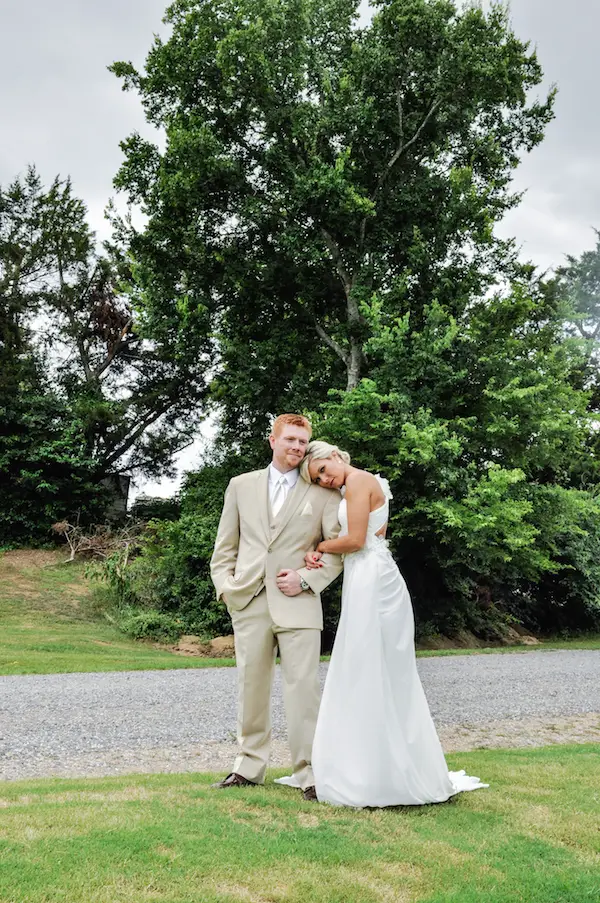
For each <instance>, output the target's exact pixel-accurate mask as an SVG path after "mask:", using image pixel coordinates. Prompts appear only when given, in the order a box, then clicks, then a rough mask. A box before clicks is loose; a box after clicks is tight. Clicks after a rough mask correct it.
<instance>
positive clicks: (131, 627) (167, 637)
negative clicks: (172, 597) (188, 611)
mask: <svg viewBox="0 0 600 903" xmlns="http://www.w3.org/2000/svg"><path fill="white" fill-rule="evenodd" d="M117 625H118V627H119V630H121V631H122V632H123V633H125V634H127V636H130V637H131V638H132V639H134V640H158V641H162V642H175V641H176V640H178V639H179V637H180V636H181V635H182V633H184V629H183V627H184V624H183V620H182V619H181V618H177V617H174V616H173V615H168V614H165V612H162V611H153V610H152V609H144V610H143V611H140V610H138V609H137V608H129V607H127V608H124V609H121V611H120V612H119V617H118V620H117Z"/></svg>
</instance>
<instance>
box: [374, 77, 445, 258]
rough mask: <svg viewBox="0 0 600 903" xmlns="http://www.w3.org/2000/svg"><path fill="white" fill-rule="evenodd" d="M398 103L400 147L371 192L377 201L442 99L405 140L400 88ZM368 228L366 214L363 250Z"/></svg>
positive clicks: (397, 94)
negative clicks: (391, 173)
mask: <svg viewBox="0 0 600 903" xmlns="http://www.w3.org/2000/svg"><path fill="white" fill-rule="evenodd" d="M396 104H397V107H398V147H397V148H396V150H395V151H394V153H393V154H392V156H391V158H390V160H389V161H388V163H387V166H386V167H385V169H384V171H383V172H382V173H381V175H380V176H379V179H378V180H377V185H376V186H375V188H374V189H373V193H372V194H371V198H370V200H371V201H372V202H374V201H375V199H376V197H377V195H378V194H379V192H380V191H381V189H382V188H383V186H384V184H385V181H386V179H387V177H388V176H389V174H390V172H391V171H392V169H393V168H394V166H395V165H396V163H397V162H398V160H399V159H400V157H401V156H402V154H403V153H404V152H405V151H407V150H408V148H409V147H412V145H413V144H415V143H416V142H417V141H418V140H419V138H420V136H421V133H422V132H423V129H424V128H425V126H426V125H427V123H428V122H429V120H430V119H431V117H432V116H433V114H434V113H435V111H436V110H437V109H438V107H439V106H440V104H441V100H439V99H438V100H434V101H433V103H432V104H431V106H430V107H429V110H428V111H427V114H426V115H425V118H424V119H423V122H422V123H421V125H420V126H419V128H418V129H417V130H416V132H415V133H414V135H413V136H412V138H409V140H408V141H404V106H403V104H402V92H401V90H400V88H398V90H397V91H396ZM366 229H367V217H366V216H365V217H363V219H362V221H361V224H360V249H361V251H362V249H363V246H364V243H365V232H366Z"/></svg>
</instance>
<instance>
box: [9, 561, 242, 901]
mask: <svg viewBox="0 0 600 903" xmlns="http://www.w3.org/2000/svg"><path fill="white" fill-rule="evenodd" d="M65 557H66V555H65V554H64V553H63V554H62V555H61V554H59V553H54V552H44V551H38V552H35V551H24V552H9V553H5V554H4V555H1V556H0V629H1V632H0V675H5V674H61V673H67V672H75V671H140V670H144V669H153V668H160V669H164V668H206V667H214V666H219V667H222V666H223V665H228V664H234V662H233V661H232V660H230V659H221V658H190V657H184V656H180V655H175V654H174V653H172V652H169V651H167V650H162V649H159V648H156V647H155V646H153V645H151V644H149V643H143V642H140V641H136V640H129V639H127V637H125V636H124V635H123V634H122V633H120V632H119V631H118V630H117V629H116V628H115V627H113V626H112V625H111V624H110V623H109V621H107V620H106V618H105V617H104V616H102V615H101V614H100V613H98V611H97V610H96V609H95V608H94V601H93V597H92V593H91V588H90V583H89V581H87V580H86V579H85V575H84V566H83V565H82V564H81V563H79V562H72V563H69V564H65V563H64V560H65ZM0 903H4V901H3V900H2V899H1V898H0Z"/></svg>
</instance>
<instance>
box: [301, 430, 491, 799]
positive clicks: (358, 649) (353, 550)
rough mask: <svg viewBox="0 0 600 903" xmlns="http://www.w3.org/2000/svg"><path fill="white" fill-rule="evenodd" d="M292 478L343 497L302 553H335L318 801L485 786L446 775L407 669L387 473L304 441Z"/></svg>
mask: <svg viewBox="0 0 600 903" xmlns="http://www.w3.org/2000/svg"><path fill="white" fill-rule="evenodd" d="M301 475H302V476H303V477H304V479H306V480H311V481H312V482H314V483H318V484H320V485H321V486H326V487H328V488H330V489H339V490H341V491H342V493H343V494H344V498H343V499H342V501H341V502H340V508H339V519H340V523H341V525H342V530H341V533H340V535H339V537H338V538H337V539H334V540H327V541H324V542H321V543H320V544H319V545H318V546H317V549H316V550H315V551H314V552H309V553H307V558H306V561H307V566H310V567H318V566H319V558H320V556H321V555H322V554H323V553H324V552H337V553H342V554H343V555H344V583H343V589H342V613H341V618H340V623H339V627H338V631H337V635H336V638H335V644H334V647H333V652H332V654H331V662H330V664H329V670H328V674H327V680H326V682H325V689H324V692H323V699H322V702H321V708H320V712H319V718H318V722H317V729H316V734H315V741H314V746H313V755H312V765H313V769H314V773H315V786H316V791H317V797H318V799H319V800H320V801H324V802H328V803H333V804H336V805H340V806H354V807H364V806H400V805H402V806H418V805H423V804H425V803H441V802H443V801H445V800H447V799H449V798H450V797H451V796H453V795H454V794H456V793H460V792H462V791H464V790H475V789H476V788H478V787H486V786H488V785H486V784H481V783H480V781H479V778H473V777H469V776H468V775H465V773H464V772H448V768H447V765H446V760H445V759H444V754H443V752H442V748H441V746H440V741H439V739H438V736H437V733H436V729H435V726H434V724H433V721H432V718H431V715H430V712H429V706H428V705H427V700H426V698H425V694H424V692H423V687H422V686H421V681H420V679H419V675H418V673H417V665H416V657H415V648H414V618H413V610H412V605H411V601H410V596H409V594H408V590H407V588H406V584H405V582H404V579H403V577H402V575H401V573H400V571H399V570H398V566H397V565H396V563H395V561H394V559H393V558H392V556H391V554H390V551H389V549H388V547H387V543H386V541H385V538H384V534H385V528H386V525H387V520H388V515H389V500H390V499H391V498H392V495H391V492H390V490H389V485H388V483H387V480H384V479H382V478H381V477H379V476H377V477H375V476H373V475H372V474H370V473H367V472H366V471H363V470H358V469H357V468H355V467H352V466H351V465H350V457H349V456H348V454H347V453H345V452H342V451H340V450H339V449H338V448H337V447H336V446H332V445H329V444H328V443H325V442H311V443H310V445H309V446H308V450H307V454H306V458H305V459H304V462H303V464H302V467H301Z"/></svg>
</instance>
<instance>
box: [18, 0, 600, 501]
mask: <svg viewBox="0 0 600 903" xmlns="http://www.w3.org/2000/svg"><path fill="white" fill-rule="evenodd" d="M165 7H166V0H52V2H50V0H29V2H18V0H0V38H1V47H2V53H1V55H0V85H1V88H0V100H1V103H0V129H1V133H0V184H3V185H5V184H6V183H7V182H9V181H11V180H12V179H13V178H14V177H15V176H16V175H17V174H19V173H21V172H23V170H24V168H25V167H26V165H27V164H28V163H35V165H36V166H37V168H38V171H39V173H40V175H41V177H42V179H43V180H44V181H46V182H49V181H50V180H51V179H52V178H53V177H54V176H55V175H57V174H60V175H61V176H67V175H70V176H71V178H72V180H73V187H74V191H75V193H76V194H77V195H78V196H80V197H81V198H83V199H84V200H85V202H86V203H87V206H88V208H89V213H90V222H91V224H92V227H93V228H94V229H95V230H96V231H97V233H98V235H99V237H105V236H106V235H107V230H106V224H105V222H104V219H103V210H104V207H105V205H106V202H107V200H108V198H109V197H111V195H113V194H114V192H113V189H112V184H111V183H112V179H113V177H114V175H115V173H116V171H117V169H118V167H119V164H120V162H121V152H120V149H119V141H121V140H122V139H123V138H125V137H126V136H127V135H128V134H130V133H131V132H132V131H134V130H138V131H141V132H144V131H145V130H146V129H145V123H144V119H143V116H142V113H141V109H140V107H139V104H138V101H137V98H136V97H135V95H133V94H126V93H123V92H122V91H121V88H120V82H119V80H118V79H116V78H115V77H114V76H113V75H112V74H111V73H110V72H108V71H107V69H106V67H107V66H108V65H109V64H110V63H111V62H113V61H114V60H122V59H127V60H132V61H133V63H134V64H136V65H139V66H141V65H142V63H143V61H144V58H145V56H146V53H147V51H148V50H149V48H150V46H151V43H152V36H153V34H154V33H156V32H159V33H160V32H161V31H164V26H163V25H162V23H161V18H162V15H163V12H164V9H165ZM511 17H512V22H513V26H514V29H515V31H516V33H517V35H518V36H519V37H521V38H524V39H527V40H530V41H531V42H532V43H533V44H534V45H535V46H536V47H537V50H538V55H539V58H540V61H541V64H542V67H543V69H544V72H545V74H546V86H547V85H550V84H551V83H553V82H554V83H556V84H557V85H558V87H559V95H558V99H557V102H556V108H555V109H556V118H555V120H554V121H553V123H552V124H551V125H550V127H549V128H548V131H547V134H546V139H545V141H544V143H543V144H542V145H541V147H539V148H537V149H536V150H535V151H533V153H532V154H530V155H529V156H528V157H527V158H526V159H525V160H524V161H523V163H522V165H521V167H520V169H519V170H518V172H517V174H516V178H515V185H516V187H517V188H519V189H520V190H523V189H525V190H526V192H527V193H526V196H525V198H524V200H523V202H522V204H521V206H520V207H519V209H518V210H516V211H513V212H512V213H511V214H510V216H509V217H507V219H506V220H505V221H504V223H503V224H502V226H501V228H500V230H499V231H500V232H501V234H503V235H513V236H515V237H516V238H517V240H518V242H519V244H520V245H521V246H522V254H523V256H524V257H526V258H528V259H532V260H533V261H534V262H535V263H536V264H537V265H538V266H540V267H542V268H543V269H546V268H549V267H552V266H556V265H557V264H560V263H561V262H562V261H563V260H564V255H565V254H567V253H570V254H580V253H581V252H582V251H583V250H585V249H586V248H590V247H592V246H593V245H594V235H593V233H592V227H594V226H596V227H598V228H600V165H599V160H598V156H599V152H598V148H599V147H600V99H599V98H598V93H597V92H598V61H599V57H600V52H599V46H598V42H599V36H600V0H570V2H568V3H567V2H565V0H513V2H512V4H511ZM191 457H192V455H190V454H189V453H187V454H184V456H183V460H184V463H188V462H189V461H190V459H191ZM146 489H147V490H148V491H155V490H156V487H155V486H154V485H152V486H147V487H146ZM166 491H167V486H166V484H165V486H163V487H162V489H161V490H160V492H161V494H163V492H166Z"/></svg>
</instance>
